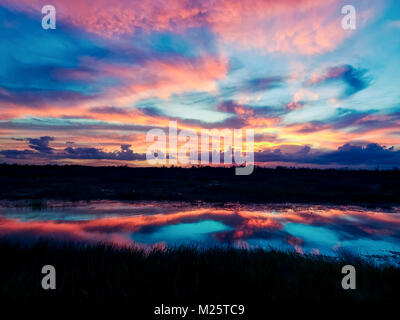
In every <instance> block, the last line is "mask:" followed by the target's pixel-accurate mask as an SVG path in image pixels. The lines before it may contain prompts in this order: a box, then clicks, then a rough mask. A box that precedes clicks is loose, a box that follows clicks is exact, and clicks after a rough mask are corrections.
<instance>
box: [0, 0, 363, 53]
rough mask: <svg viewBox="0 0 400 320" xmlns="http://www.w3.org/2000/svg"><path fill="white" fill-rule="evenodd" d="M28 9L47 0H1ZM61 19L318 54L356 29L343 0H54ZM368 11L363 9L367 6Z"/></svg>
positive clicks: (114, 32)
mask: <svg viewBox="0 0 400 320" xmlns="http://www.w3.org/2000/svg"><path fill="white" fill-rule="evenodd" d="M0 3H5V4H7V5H10V6H13V7H16V8H18V9H22V10H26V11H30V12H33V11H36V10H40V8H41V6H42V5H44V2H43V1H42V0H29V1H28V0H22V1H18V3H15V1H11V0H0ZM52 4H53V5H54V6H55V7H56V9H57V15H58V17H59V19H62V20H63V21H65V22H67V23H70V24H72V25H74V26H76V27H78V28H83V29H85V30H86V31H88V32H90V33H94V34H96V35H98V36H101V37H106V38H113V37H119V36H121V35H133V34H134V33H135V32H136V31H137V30H138V29H141V30H146V31H154V30H156V31H174V32H182V31H184V30H185V29H187V28H193V27H209V28H211V29H212V30H213V31H214V32H215V33H217V34H218V35H219V36H220V39H221V40H222V41H223V42H228V43H231V42H233V43H240V44H241V45H243V46H246V47H250V48H258V49H262V50H266V51H268V52H284V53H302V54H317V53H322V52H326V51H330V50H333V49H334V48H335V47H336V46H337V45H339V44H340V43H341V42H342V41H343V40H344V39H345V38H346V37H347V36H348V35H350V34H351V33H348V32H344V30H343V29H342V28H341V24H340V21H341V17H342V16H341V12H340V8H341V6H342V5H343V1H342V0H325V1H318V2H317V1H312V0H280V1H274V0H247V1H246V2H241V1H231V0H204V1H190V0H170V1H156V0H140V1H132V0H114V1H108V0H97V1H96V2H95V3H94V2H93V1H89V0H70V1H65V0H53V3H52ZM360 14H361V15H362V14H363V12H362V11H361V12H360Z"/></svg>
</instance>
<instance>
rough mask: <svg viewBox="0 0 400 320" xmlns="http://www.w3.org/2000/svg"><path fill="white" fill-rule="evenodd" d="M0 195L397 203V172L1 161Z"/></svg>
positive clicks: (399, 177) (399, 180) (399, 184)
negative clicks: (242, 172)
mask: <svg viewBox="0 0 400 320" xmlns="http://www.w3.org/2000/svg"><path fill="white" fill-rule="evenodd" d="M0 182H1V183H0V199H10V200H12V199H68V200H90V199H120V200H174V201H181V200H184V201H196V200H201V201H210V202H265V203H266V202H297V203H333V204H366V205H378V206H386V205H388V206H389V205H392V204H399V203H400V171H399V170H337V169H324V170H320V169H305V168H302V169H296V168H283V167H278V168H276V169H270V168H259V167H257V168H255V169H254V172H253V174H251V175H249V176H236V175H235V170H234V168H233V167H232V168H213V167H193V168H179V167H172V168H166V167H162V168H131V167H88V166H75V165H74V166H69V165H68V166H57V165H47V166H33V165H8V164H1V165H0Z"/></svg>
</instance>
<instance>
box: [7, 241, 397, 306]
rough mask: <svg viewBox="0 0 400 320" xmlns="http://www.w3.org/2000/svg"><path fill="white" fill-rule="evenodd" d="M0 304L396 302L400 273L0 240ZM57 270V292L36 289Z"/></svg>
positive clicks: (242, 254)
mask: <svg viewBox="0 0 400 320" xmlns="http://www.w3.org/2000/svg"><path fill="white" fill-rule="evenodd" d="M0 254H1V264H0V284H1V286H0V298H1V299H3V300H4V299H7V300H10V299H11V300H20V301H35V300H51V301H57V300H58V301H61V300H63V299H68V300H75V301H102V300H107V301H113V300H114V301H128V300H129V301H135V302H136V303H141V302H143V303H148V302H149V301H151V302H152V303H157V302H160V303H168V302H170V303H175V304H177V303H194V302H195V303H201V302H204V303H218V302H220V303H227V302H230V303H233V302H237V303H245V302H252V303H255V302H260V303H264V302H266V301H271V300H282V299H284V300H286V299H291V300H294V299H295V300H336V299H340V300H365V299H368V300H369V299H385V300H386V299H388V300H391V299H398V297H399V293H398V288H400V269H399V268H397V267H395V266H393V265H385V266H378V265H376V264H374V263H373V262H371V261H366V260H364V259H362V258H360V257H354V256H353V255H349V254H348V253H346V254H345V253H343V254H342V255H340V256H339V257H338V258H332V257H327V256H320V255H319V256H317V255H301V254H298V253H295V252H291V251H290V252H289V251H286V252H284V251H278V250H273V249H270V250H262V249H250V250H246V249H237V248H233V247H225V248H221V247H212V248H206V247H198V246H191V245H188V246H179V247H173V248H167V249H154V250H150V251H143V250H139V249H132V248H127V247H125V248H124V247H113V246H109V245H104V244H97V245H87V244H82V243H69V244H65V243H64V244H60V243H56V242H52V241H45V240H43V241H39V242H37V243H34V244H30V245H27V244H21V243H20V242H12V241H8V240H2V241H0ZM45 264H51V265H54V266H55V268H56V270H57V289H56V290H48V291H45V290H43V289H42V288H41V285H40V283H41V279H42V276H43V275H42V274H41V268H42V266H43V265H45ZM345 264H352V265H354V266H355V267H356V270H357V290H347V291H346V290H343V289H342V287H341V280H342V277H343V276H344V275H342V274H341V268H342V267H343V265H345Z"/></svg>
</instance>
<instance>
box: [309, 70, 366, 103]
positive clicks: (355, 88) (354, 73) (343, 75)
mask: <svg viewBox="0 0 400 320" xmlns="http://www.w3.org/2000/svg"><path fill="white" fill-rule="evenodd" d="M366 74H367V71H366V70H364V69H356V68H354V67H353V66H351V65H343V66H336V67H333V68H330V69H329V70H328V71H327V72H326V73H325V74H324V75H322V76H320V77H316V78H314V79H311V81H310V83H311V84H321V83H324V84H327V83H332V82H337V81H340V82H342V83H344V84H345V85H346V88H345V90H344V92H343V98H347V97H349V96H352V95H354V94H356V93H357V92H359V91H361V90H364V89H365V88H367V87H368V86H369V84H370V82H371V80H370V78H369V77H367V76H366Z"/></svg>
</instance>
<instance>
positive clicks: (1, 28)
mask: <svg viewBox="0 0 400 320" xmlns="http://www.w3.org/2000/svg"><path fill="white" fill-rule="evenodd" d="M48 4H51V5H53V6H54V7H55V9H56V29H47V30H45V29H43V28H42V18H43V17H44V14H42V12H41V11H42V7H43V6H44V5H48ZM349 4H350V5H353V6H354V7H355V9H356V29H354V30H353V29H344V28H343V27H342V19H343V17H344V16H345V15H344V14H342V7H343V6H344V5H349ZM399 35H400V1H397V0H379V1H378V0H352V1H349V0H346V1H341V0H325V1H311V0H280V1H273V0H246V1H232V0H202V1H198V0H192V1H189V0H169V1H158V0H140V1H139V0H137V1H136V0H113V1H105V0H97V1H89V0H79V1H78V0H68V1H67V0H52V1H50V2H49V1H48V0H46V1H41V0H19V1H14V0H0V40H1V41H0V61H1V65H0V163H20V164H85V165H129V166H144V165H147V162H146V156H145V153H146V150H147V148H148V147H149V143H148V142H147V141H146V134H147V132H148V131H149V130H151V129H154V128H160V129H163V130H165V131H166V132H167V130H168V125H169V122H170V121H177V123H178V127H179V129H186V130H193V131H195V132H199V130H200V129H202V128H208V129H213V128H215V129H224V128H226V129H253V130H254V132H255V161H256V164H258V165H263V166H277V165H285V166H299V167H340V168H341V167H355V168H377V167H379V168H393V167H399V166H400V90H399V87H400V78H399V72H400V59H399V57H400V36H399Z"/></svg>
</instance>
